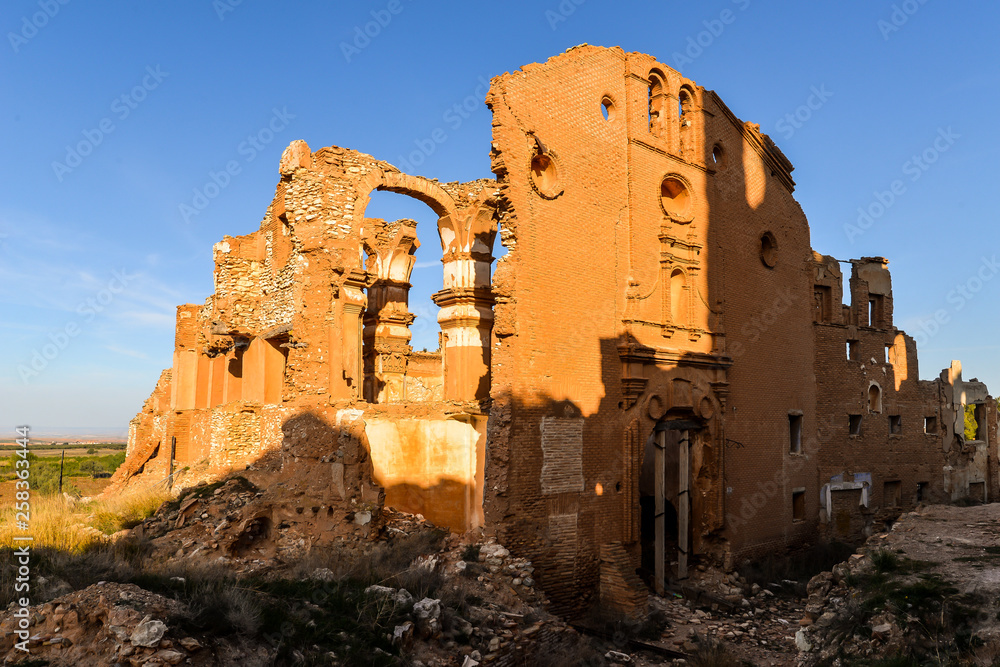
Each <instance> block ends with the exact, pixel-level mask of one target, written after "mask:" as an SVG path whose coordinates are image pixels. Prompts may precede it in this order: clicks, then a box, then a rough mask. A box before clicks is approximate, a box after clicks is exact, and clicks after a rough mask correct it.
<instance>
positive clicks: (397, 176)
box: [356, 169, 457, 218]
mask: <svg viewBox="0 0 1000 667" xmlns="http://www.w3.org/2000/svg"><path fill="white" fill-rule="evenodd" d="M373 190H386V191H388V192H395V193H396V194H400V195H406V196H408V197H413V198H414V199H416V200H418V201H421V202H423V203H425V204H427V206H429V207H430V208H431V210H432V211H434V212H435V213H437V215H438V217H439V218H440V217H444V216H446V215H450V214H453V213H454V212H455V210H456V208H457V207H456V205H455V200H454V199H452V198H451V196H450V195H449V194H448V193H447V192H445V191H444V189H442V188H441V186H440V185H438V184H437V183H435V182H434V181H430V180H427V179H426V178H423V177H421V176H411V175H409V174H404V173H402V172H399V171H386V170H381V169H380V170H378V171H374V172H372V173H371V174H369V175H368V176H367V177H365V178H364V179H363V180H361V181H360V182H359V183H358V186H357V194H358V198H357V207H358V210H357V211H356V215H358V216H363V215H364V212H365V209H366V208H367V207H368V201H369V200H370V199H371V193H372V191H373Z"/></svg>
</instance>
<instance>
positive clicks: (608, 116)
mask: <svg viewBox="0 0 1000 667" xmlns="http://www.w3.org/2000/svg"><path fill="white" fill-rule="evenodd" d="M601 114H602V115H603V116H604V120H606V121H612V120H614V119H615V114H616V112H615V103H614V102H612V101H611V98H610V97H607V96H605V97H604V99H602V100H601Z"/></svg>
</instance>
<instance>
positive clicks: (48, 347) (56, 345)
mask: <svg viewBox="0 0 1000 667" xmlns="http://www.w3.org/2000/svg"><path fill="white" fill-rule="evenodd" d="M137 275H138V274H132V275H129V274H128V273H126V272H125V269H122V270H120V271H112V272H111V280H109V281H108V283H107V285H105V286H104V288H103V289H101V290H100V291H99V292H98V293H97V294H96V295H94V296H92V297H87V298H86V299H84V300H83V301H81V302H80V303H79V304H78V305H77V307H76V309H75V312H76V314H77V315H79V316H80V319H82V321H83V322H85V323H89V322H93V321H94V319H95V318H96V317H97V316H98V315H99V314H101V313H103V312H104V311H105V310H107V308H108V306H109V305H111V302H112V301H114V300H115V297H116V296H117V295H119V294H121V293H122V292H124V291H125V288H126V287H127V286H128V284H129V283H130V282H132V281H133V280H135V278H136V276H137ZM81 331H83V329H82V328H81V326H80V321H79V320H78V319H73V320H70V321H69V322H67V323H66V324H64V325H63V326H61V327H59V328H58V329H56V330H55V331H52V332H50V333H49V335H48V337H47V338H48V342H46V343H43V344H42V345H41V347H35V348H32V350H31V359H30V360H29V361H28V362H26V363H22V364H18V366H17V374H18V375H19V376H20V377H21V382H23V383H24V384H28V382H29V381H30V380H31V379H32V378H36V377H38V376H39V375H41V374H42V372H43V371H44V370H45V369H46V368H48V367H49V364H50V363H52V362H53V361H55V359H56V358H57V357H58V356H59V355H60V354H62V352H63V350H65V349H66V348H67V347H69V344H70V342H71V341H72V340H73V339H74V338H76V337H77V336H79V335H80V332H81Z"/></svg>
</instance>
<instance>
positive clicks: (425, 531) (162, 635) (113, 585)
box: [0, 478, 1000, 667]
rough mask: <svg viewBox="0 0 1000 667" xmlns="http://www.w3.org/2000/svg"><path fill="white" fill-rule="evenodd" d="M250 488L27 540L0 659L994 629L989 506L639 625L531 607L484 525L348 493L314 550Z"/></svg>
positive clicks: (929, 511) (692, 598) (400, 652)
mask: <svg viewBox="0 0 1000 667" xmlns="http://www.w3.org/2000/svg"><path fill="white" fill-rule="evenodd" d="M267 503H268V493H267V492H265V491H262V490H261V489H260V488H258V487H257V486H256V485H254V484H253V483H252V482H251V481H249V480H246V479H243V478H237V479H231V480H228V481H226V482H225V483H224V484H220V485H202V486H199V487H195V488H194V489H192V490H191V491H190V492H188V493H186V494H185V495H184V496H182V497H181V498H180V499H178V501H174V502H172V503H167V504H165V505H164V506H163V507H161V508H160V510H159V511H158V512H157V514H156V515H155V516H153V517H151V518H150V519H147V520H146V521H145V522H144V523H142V524H141V525H139V526H137V527H136V528H134V529H132V530H131V531H128V532H127V533H126V532H123V533H122V534H118V535H116V536H114V538H115V539H114V541H109V543H107V544H105V545H104V546H103V547H101V548H98V549H95V550H92V552H91V553H88V554H85V555H83V556H79V557H74V558H68V557H66V556H57V555H52V554H42V555H41V557H40V560H39V562H38V564H37V565H36V567H35V574H34V576H36V582H35V583H36V584H37V585H36V587H35V589H33V590H34V591H35V592H34V594H33V595H34V597H33V601H34V602H36V604H35V605H34V606H33V607H32V608H31V623H32V625H31V632H30V640H29V646H30V649H31V653H30V656H29V655H25V654H24V653H23V652H21V651H18V650H17V649H16V648H14V642H15V641H17V636H16V634H14V633H13V631H14V630H15V624H16V622H17V619H15V618H14V617H13V616H12V610H13V609H14V607H13V606H11V607H10V608H9V609H8V612H7V613H5V614H2V615H0V657H2V658H3V660H4V662H5V664H10V663H16V662H18V661H24V660H25V658H29V657H30V658H31V659H33V660H45V661H48V663H47V664H50V665H84V664H86V665H123V666H124V665H148V666H150V667H159V666H161V665H174V664H192V665H241V666H242V667H252V666H254V665H272V664H277V665H284V664H288V665H293V664H315V665H369V664H371V665H401V664H409V665H423V666H424V667H445V666H448V667H452V666H454V667H475V666H477V665H540V666H542V667H544V666H546V665H560V666H561V665H588V666H590V665H610V664H618V665H627V664H631V665H669V664H690V665H720V666H726V665H765V666H766V665H773V666H781V667H791V666H798V665H843V666H844V667H847V666H848V665H851V664H867V663H863V662H859V661H861V660H868V659H873V658H880V657H892V656H897V655H904V656H907V655H909V656H911V657H912V658H913V660H918V661H917V662H911V663H906V662H904V663H901V664H922V663H921V662H920V661H919V658H920V656H922V655H924V654H925V653H926V652H928V651H933V650H937V651H939V652H940V651H942V650H943V651H945V652H946V653H948V652H951V653H954V655H955V656H957V657H958V658H961V659H962V660H969V661H971V660H974V659H976V656H977V655H979V656H982V655H985V654H986V653H987V652H989V651H990V650H992V649H991V647H994V646H1000V621H998V620H997V615H998V609H997V607H998V602H1000V596H998V595H997V593H1000V591H998V588H1000V575H998V574H997V572H998V571H1000V570H998V569H997V568H996V565H997V564H1000V548H997V539H996V536H997V533H998V532H1000V524H998V523H997V519H1000V505H996V506H994V505H987V506H981V507H970V508H958V507H942V506H934V507H927V508H922V509H921V510H920V511H919V512H915V513H911V514H908V515H905V516H904V517H902V518H901V520H900V521H899V522H897V523H896V524H895V525H894V527H893V530H892V531H891V532H889V533H887V534H883V535H877V536H874V537H873V538H871V539H870V540H869V542H868V544H867V545H866V546H865V548H864V549H863V550H862V551H863V553H860V554H856V555H855V556H854V557H852V558H851V559H849V561H848V562H846V563H843V564H841V565H838V566H836V567H835V568H834V569H833V570H832V571H831V572H826V573H822V574H820V575H817V576H816V577H814V578H813V579H812V581H810V583H809V586H808V598H805V599H802V598H797V597H795V596H794V595H791V594H789V591H792V590H796V587H795V584H794V582H784V583H782V582H780V581H779V582H774V583H772V584H770V585H768V584H767V583H765V584H764V586H763V587H761V585H759V584H751V583H750V582H748V581H747V580H746V579H743V578H741V577H739V576H738V575H736V574H735V573H728V574H727V573H722V572H718V571H714V570H711V569H708V568H705V567H698V568H696V569H695V573H694V576H693V577H692V580H691V582H690V584H689V585H687V586H685V587H682V588H680V589H678V590H676V591H674V592H671V593H670V594H668V595H667V596H664V597H661V596H650V598H649V613H648V614H647V615H646V617H645V619H644V622H642V623H640V622H636V621H630V620H629V619H627V618H625V617H622V616H620V615H614V614H608V613H603V614H595V615H591V616H590V617H587V618H584V619H581V620H580V621H578V622H577V623H574V624H573V625H570V624H568V623H567V622H565V621H564V620H561V619H559V618H556V617H554V616H552V615H551V614H549V613H548V611H547V601H546V599H545V596H544V595H543V594H542V593H541V592H540V591H539V590H538V589H537V587H536V585H535V581H534V568H533V566H532V564H531V562H530V561H527V560H524V559H520V558H517V557H515V556H513V555H512V554H510V552H509V551H508V550H507V549H505V548H504V547H503V546H502V545H500V544H497V543H496V542H495V541H492V540H490V539H486V538H484V537H482V536H477V535H466V536H455V535H448V534H447V533H445V532H444V531H440V530H437V529H436V528H434V527H433V526H431V525H429V524H428V523H427V522H425V521H423V519H422V518H421V517H419V516H413V515H407V514H403V513H398V512H393V511H391V510H384V511H382V512H381V513H380V514H379V516H368V515H366V514H365V512H366V511H367V510H360V511H359V512H358V513H357V516H348V517H346V519H345V520H347V521H349V523H350V530H346V531H341V534H340V535H339V536H338V538H337V540H336V541H335V542H329V541H328V542H327V543H326V544H324V546H323V547H322V548H311V547H310V544H309V539H310V538H309V535H308V532H307V531H304V530H298V529H297V528H296V525H295V522H294V521H287V522H286V521H282V520H279V521H276V522H272V521H271V520H267V521H264V520H262V519H263V518H264V517H265V516H267V517H274V516H276V514H275V513H274V512H270V513H266V512H263V511H262V508H263V507H265V506H266V504H267ZM286 509H287V508H286ZM302 513H303V514H305V513H318V514H322V512H321V511H320V510H317V509H314V508H304V509H303V511H302ZM289 514H290V515H291V516H296V515H297V513H296V512H295V511H294V510H290V511H289ZM885 554H892V555H891V556H886V555H885ZM74 559H75V560H74ZM909 595H916V596H917V598H919V599H917V598H912V599H911V598H910V597H908V596H909ZM935 596H936V597H935ZM935 600H936V601H937V602H935ZM907 605H910V606H909V607H907ZM942 609H943V610H944V613H943V614H942ZM935 615H936V616H935ZM931 617H935V618H939V619H942V620H941V622H940V623H938V625H937V626H934V625H933V624H932V623H931V624H929V619H930V618H931ZM932 626H933V627H932ZM935 633H936V634H935ZM949 633H950V634H949ZM946 635H947V637H950V638H947V637H945V636H946ZM963 638H964V639H963ZM997 654H998V655H1000V651H997ZM35 664H43V663H35ZM959 664H962V663H961V662H960V663H959ZM968 664H977V663H974V662H969V663H968ZM981 664H987V665H988V664H992V663H991V662H989V661H987V662H982V663H981Z"/></svg>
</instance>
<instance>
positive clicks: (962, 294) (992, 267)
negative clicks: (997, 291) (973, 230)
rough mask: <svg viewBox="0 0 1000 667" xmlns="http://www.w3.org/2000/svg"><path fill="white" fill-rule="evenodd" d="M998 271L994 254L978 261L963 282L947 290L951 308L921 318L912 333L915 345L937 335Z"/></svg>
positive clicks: (999, 264)
mask: <svg viewBox="0 0 1000 667" xmlns="http://www.w3.org/2000/svg"><path fill="white" fill-rule="evenodd" d="M997 273H1000V261H998V260H997V256H996V255H992V256H991V257H985V256H984V257H983V258H982V259H981V260H980V262H979V267H978V268H977V269H976V271H975V272H974V273H973V274H972V275H971V276H969V278H968V279H966V280H965V282H962V283H959V284H957V285H955V287H954V288H953V289H952V290H950V291H949V292H948V295H947V296H946V297H945V300H946V301H947V302H948V303H949V304H951V306H952V307H951V309H950V310H949V309H947V308H938V309H937V310H935V311H934V314H933V315H931V316H930V317H928V318H926V319H921V320H920V322H919V324H918V330H917V331H915V332H914V333H913V340H915V341H916V342H917V345H925V344H927V343H929V342H930V340H931V338H933V337H934V336H936V335H938V334H939V333H940V332H941V329H942V328H943V327H945V326H946V325H947V324H948V323H950V322H951V316H952V313H957V312H959V311H961V310H962V309H963V308H965V306H966V305H967V304H968V303H969V302H970V301H972V300H973V299H974V298H975V297H976V295H977V294H979V293H980V292H981V291H982V290H983V288H984V287H985V286H986V283H988V282H989V281H991V280H993V278H994V277H995V276H996V275H997Z"/></svg>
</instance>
